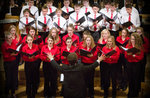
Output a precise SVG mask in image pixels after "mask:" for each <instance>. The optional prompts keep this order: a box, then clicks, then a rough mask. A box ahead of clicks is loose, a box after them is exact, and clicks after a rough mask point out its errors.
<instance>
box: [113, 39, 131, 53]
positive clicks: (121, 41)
mask: <svg viewBox="0 0 150 98" xmlns="http://www.w3.org/2000/svg"><path fill="white" fill-rule="evenodd" d="M129 39H130V37H126V39H125V40H124V41H123V40H122V37H121V36H118V37H117V38H116V41H117V42H119V43H121V44H123V43H125V42H126V41H127V40H129ZM123 47H126V46H123ZM120 53H122V54H124V50H123V49H120Z"/></svg>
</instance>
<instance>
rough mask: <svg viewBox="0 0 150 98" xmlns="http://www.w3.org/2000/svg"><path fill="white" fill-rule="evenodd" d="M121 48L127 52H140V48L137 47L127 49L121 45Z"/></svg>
mask: <svg viewBox="0 0 150 98" xmlns="http://www.w3.org/2000/svg"><path fill="white" fill-rule="evenodd" d="M121 48H122V49H123V50H125V51H127V53H132V54H136V53H138V52H140V50H139V49H137V48H135V47H133V48H130V49H127V48H125V47H123V46H121Z"/></svg>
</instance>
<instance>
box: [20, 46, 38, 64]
mask: <svg viewBox="0 0 150 98" xmlns="http://www.w3.org/2000/svg"><path fill="white" fill-rule="evenodd" d="M37 51H39V48H38V45H36V44H32V48H31V49H30V48H29V47H28V44H26V45H25V46H23V47H22V52H23V53H27V54H32V53H34V52H37ZM22 57H23V60H24V61H28V62H33V61H36V60H37V59H39V54H38V55H36V56H34V57H33V58H30V57H29V56H26V55H24V54H23V55H22Z"/></svg>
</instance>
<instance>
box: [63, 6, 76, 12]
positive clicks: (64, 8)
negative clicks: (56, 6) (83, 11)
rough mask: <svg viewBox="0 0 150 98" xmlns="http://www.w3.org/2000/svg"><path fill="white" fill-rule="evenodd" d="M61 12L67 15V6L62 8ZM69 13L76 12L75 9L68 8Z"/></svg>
mask: <svg viewBox="0 0 150 98" xmlns="http://www.w3.org/2000/svg"><path fill="white" fill-rule="evenodd" d="M61 10H62V11H64V12H66V13H67V8H66V7H65V6H64V7H62V8H61ZM68 11H69V12H71V11H74V9H73V8H72V7H70V6H69V7H68Z"/></svg>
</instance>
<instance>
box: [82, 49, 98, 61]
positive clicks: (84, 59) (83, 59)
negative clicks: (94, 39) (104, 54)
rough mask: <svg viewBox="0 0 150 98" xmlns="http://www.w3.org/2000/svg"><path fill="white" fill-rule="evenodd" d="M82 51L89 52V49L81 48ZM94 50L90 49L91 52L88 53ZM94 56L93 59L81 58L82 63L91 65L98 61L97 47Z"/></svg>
mask: <svg viewBox="0 0 150 98" xmlns="http://www.w3.org/2000/svg"><path fill="white" fill-rule="evenodd" d="M80 49H84V50H87V47H83V46H82V47H80ZM91 49H92V48H90V49H89V50H87V51H91ZM92 54H93V56H92V57H90V58H89V57H86V56H81V55H80V57H81V62H83V63H88V64H91V63H94V62H95V61H96V60H97V57H98V48H97V47H96V50H95V51H94V52H93V53H92Z"/></svg>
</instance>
